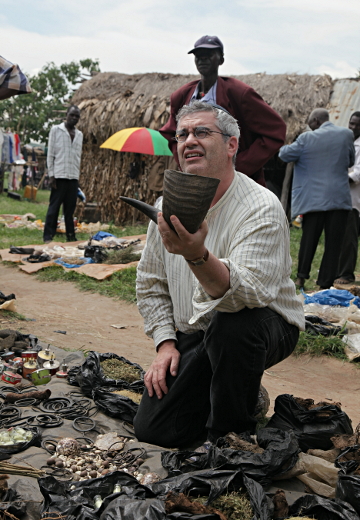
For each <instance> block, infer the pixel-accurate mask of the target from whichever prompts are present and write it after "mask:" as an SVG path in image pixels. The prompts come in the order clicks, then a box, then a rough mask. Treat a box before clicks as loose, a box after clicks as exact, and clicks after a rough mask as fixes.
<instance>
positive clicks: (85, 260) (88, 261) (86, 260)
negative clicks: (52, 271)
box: [54, 257, 93, 269]
mask: <svg viewBox="0 0 360 520" xmlns="http://www.w3.org/2000/svg"><path fill="white" fill-rule="evenodd" d="M79 260H82V261H83V263H82V264H69V263H68V262H65V261H64V260H63V259H62V258H57V259H56V260H54V262H55V264H58V265H62V266H63V267H67V268H68V269H76V268H77V267H81V266H82V265H85V264H92V263H93V259H92V258H85V257H83V258H79Z"/></svg>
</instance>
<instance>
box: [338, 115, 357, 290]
mask: <svg viewBox="0 0 360 520" xmlns="http://www.w3.org/2000/svg"><path fill="white" fill-rule="evenodd" d="M349 128H350V130H352V131H353V133H354V146H355V163H354V166H353V167H352V168H350V169H349V182H350V195H351V203H352V208H353V209H352V211H350V212H349V215H348V219H347V224H346V227H345V235H344V241H343V244H342V248H341V253H340V259H339V278H337V279H336V280H335V281H334V283H336V284H339V285H342V284H348V283H352V282H354V281H355V267H356V261H357V255H358V242H359V229H360V217H359V213H360V112H354V114H353V115H352V116H351V117H350V120H349Z"/></svg>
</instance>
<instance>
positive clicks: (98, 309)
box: [0, 264, 360, 427]
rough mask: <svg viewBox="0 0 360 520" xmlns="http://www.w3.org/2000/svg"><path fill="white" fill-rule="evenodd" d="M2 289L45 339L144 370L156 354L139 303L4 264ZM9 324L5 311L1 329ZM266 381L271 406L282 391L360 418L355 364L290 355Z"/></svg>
mask: <svg viewBox="0 0 360 520" xmlns="http://www.w3.org/2000/svg"><path fill="white" fill-rule="evenodd" d="M0 291H2V292H4V293H5V294H9V293H15V295H16V305H17V311H18V312H19V313H21V314H24V315H25V316H26V318H28V319H32V320H35V321H17V322H16V324H12V326H16V328H17V329H18V330H21V331H22V332H24V333H32V334H35V335H36V336H38V337H39V338H40V339H41V340H42V341H44V342H48V343H50V344H52V345H55V346H57V347H60V348H65V349H70V350H80V349H82V350H96V351H98V352H115V353H116V354H118V355H121V356H124V357H126V358H127V359H129V360H131V361H133V362H136V363H139V364H140V365H141V366H142V367H143V368H144V369H146V368H148V367H149V365H150V363H151V361H152V359H153V357H154V348H153V343H152V340H150V339H149V338H147V337H146V336H145V334H144V332H143V323H142V318H141V316H140V314H139V312H138V310H137V307H136V306H135V305H132V304H127V303H125V302H122V301H116V300H113V299H111V298H108V297H106V296H100V295H98V294H92V293H87V292H80V291H79V290H78V289H77V288H76V287H75V286H74V285H73V284H71V283H70V282H69V283H64V282H39V281H38V280H37V279H36V277H35V276H31V275H28V274H26V273H23V272H21V271H19V270H17V269H14V268H11V267H5V266H4V265H2V264H0ZM7 326H8V325H7V322H6V321H5V320H4V319H3V318H2V317H1V311H0V328H4V327H7ZM113 326H115V327H113ZM119 327H123V328H119ZM56 331H66V334H61V333H59V332H56ZM263 384H264V385H265V387H266V388H267V390H268V392H269V394H270V397H271V407H272V406H273V402H274V399H275V398H276V396H277V395H279V394H284V393H288V394H293V395H295V396H299V397H304V398H312V399H314V400H315V402H318V401H324V400H325V401H328V402H329V403H331V402H341V403H342V408H343V410H344V411H345V412H346V413H347V414H348V415H349V416H350V418H351V419H352V421H353V426H354V427H355V426H356V425H357V424H358V423H359V422H360V408H359V397H360V368H359V369H358V368H356V366H354V365H352V364H350V363H342V362H341V361H338V360H336V359H334V358H327V357H321V358H312V359H311V358H309V357H304V356H302V357H300V358H295V357H294V356H291V357H290V358H288V359H286V360H285V361H283V362H282V363H280V364H279V365H276V366H275V367H272V368H271V369H270V370H268V371H266V373H265V375H264V378H263ZM270 412H271V413H272V408H271V410H270Z"/></svg>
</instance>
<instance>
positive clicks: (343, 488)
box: [335, 444, 360, 515]
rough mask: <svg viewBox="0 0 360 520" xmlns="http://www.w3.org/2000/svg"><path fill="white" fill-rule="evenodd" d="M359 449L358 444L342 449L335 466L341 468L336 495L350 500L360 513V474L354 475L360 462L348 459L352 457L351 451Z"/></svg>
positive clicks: (347, 500) (341, 498)
mask: <svg viewBox="0 0 360 520" xmlns="http://www.w3.org/2000/svg"><path fill="white" fill-rule="evenodd" d="M359 450H360V445H357V444H356V445H354V446H350V447H348V448H345V449H344V450H342V451H341V452H340V454H339V456H338V457H337V459H336V461H335V466H336V467H337V468H340V471H339V478H338V481H337V485H336V491H335V496H336V498H339V499H340V500H344V501H345V502H349V504H351V505H352V506H353V508H354V509H355V511H356V512H357V513H358V514H359V515H360V475H353V472H354V471H355V470H356V469H357V468H358V467H359V466H360V464H359V462H358V461H356V460H346V458H347V457H348V456H350V457H349V458H350V459H351V453H353V452H358V451H359Z"/></svg>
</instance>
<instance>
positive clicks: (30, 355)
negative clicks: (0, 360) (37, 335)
mask: <svg viewBox="0 0 360 520" xmlns="http://www.w3.org/2000/svg"><path fill="white" fill-rule="evenodd" d="M21 357H22V359H23V360H24V363H25V361H28V360H29V359H37V357H38V353H37V352H36V350H24V351H23V352H21Z"/></svg>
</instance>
